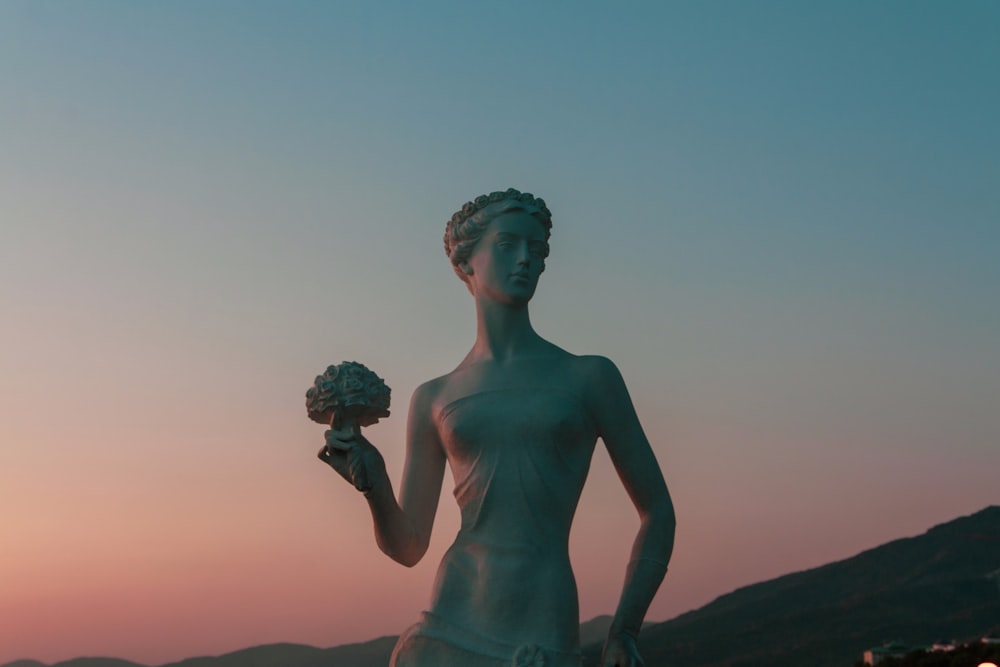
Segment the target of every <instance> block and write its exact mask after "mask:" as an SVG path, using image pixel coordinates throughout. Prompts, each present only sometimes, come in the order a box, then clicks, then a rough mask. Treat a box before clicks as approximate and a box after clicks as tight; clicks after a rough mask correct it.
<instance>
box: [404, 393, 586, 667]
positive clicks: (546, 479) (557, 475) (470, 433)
mask: <svg viewBox="0 0 1000 667" xmlns="http://www.w3.org/2000/svg"><path fill="white" fill-rule="evenodd" d="M434 421H435V423H436V424H437V427H438V430H439V433H440V437H441V441H442V443H443V445H444V448H445V452H446V455H447V458H448V462H449V464H450V466H451V469H452V474H453V476H454V479H455V491H454V494H455V499H456V500H457V501H458V505H459V508H460V510H461V517H462V524H461V528H460V529H459V531H458V535H457V537H456V538H455V543H454V544H453V545H452V546H451V548H449V549H448V551H447V552H446V553H445V556H444V558H443V559H442V561H441V565H440V567H439V568H438V573H437V578H436V581H435V584H434V592H433V596H432V601H431V607H430V609H429V610H428V611H426V612H424V613H423V614H422V617H421V620H420V622H418V623H417V624H416V625H414V626H412V627H411V628H409V629H408V630H407V631H406V632H404V633H403V635H402V636H401V637H400V639H399V642H398V643H397V644H396V648H395V650H394V651H393V655H392V660H391V661H390V667H508V666H510V665H519V666H524V667H542V666H543V665H544V667H579V666H580V665H581V659H580V639H579V622H580V619H579V605H578V601H577V591H576V580H575V579H574V577H573V571H572V569H571V567H570V561H569V531H570V524H571V523H572V520H573V514H574V512H575V511H576V506H577V502H578V501H579V498H580V493H581V491H582V490H583V485H584V482H585V480H586V478H587V472H588V470H589V468H590V461H591V458H592V455H593V451H594V445H595V443H596V441H597V429H596V427H595V425H594V424H593V422H592V420H591V419H590V417H589V416H588V414H587V412H586V410H585V408H584V405H583V403H582V401H581V399H580V398H579V397H577V396H575V395H574V394H573V393H571V392H569V391H566V390H564V389H559V388H555V387H545V386H529V387H517V388H507V389H493V390H487V391H480V392H476V393H473V394H470V395H468V396H464V397H462V398H459V399H457V400H454V401H452V402H450V403H448V404H447V405H445V406H444V407H442V408H440V409H439V410H438V411H437V413H436V414H435V415H434Z"/></svg>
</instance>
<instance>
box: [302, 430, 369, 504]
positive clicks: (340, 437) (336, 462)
mask: <svg viewBox="0 0 1000 667" xmlns="http://www.w3.org/2000/svg"><path fill="white" fill-rule="evenodd" d="M318 456H319V460H320V461H323V462H324V463H326V464H327V465H329V466H330V467H331V468H333V469H334V470H336V471H337V473H338V474H339V475H340V476H341V477H343V478H344V479H346V480H347V481H348V482H350V483H351V484H353V485H354V488H356V489H357V490H358V491H361V492H362V493H366V494H367V493H368V492H369V491H371V490H372V488H373V487H374V486H375V484H376V483H378V482H380V481H381V480H382V478H384V477H386V472H385V460H384V459H383V458H382V454H381V453H379V451H378V449H376V448H375V445H373V444H372V443H370V442H368V440H367V439H366V438H365V437H364V436H363V435H361V434H360V433H354V432H353V431H349V430H343V431H337V430H334V429H331V430H329V431H327V432H326V446H325V447H323V449H321V450H319V454H318Z"/></svg>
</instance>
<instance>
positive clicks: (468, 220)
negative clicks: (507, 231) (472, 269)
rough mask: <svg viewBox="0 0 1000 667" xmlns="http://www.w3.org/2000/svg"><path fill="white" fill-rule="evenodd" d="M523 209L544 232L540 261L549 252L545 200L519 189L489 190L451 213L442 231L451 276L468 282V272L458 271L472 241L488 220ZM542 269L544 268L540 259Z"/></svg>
mask: <svg viewBox="0 0 1000 667" xmlns="http://www.w3.org/2000/svg"><path fill="white" fill-rule="evenodd" d="M514 211H523V212H524V213H527V214H528V215H530V216H532V217H533V218H535V219H536V220H538V222H539V223H540V224H541V225H542V229H543V230H544V235H545V247H544V251H543V252H544V254H543V260H544V258H545V257H548V255H549V243H548V241H549V236H550V235H551V230H552V213H551V212H550V211H549V209H548V207H547V206H546V205H545V201H544V200H543V199H541V198H540V197H535V196H534V195H532V194H531V193H530V192H519V191H518V190H515V189H514V188H510V189H508V190H507V191H505V192H499V191H497V192H491V193H490V194H488V195H479V196H478V197H476V198H475V199H473V200H472V201H469V202H465V205H464V206H462V208H461V210H459V211H457V212H456V213H455V215H453V216H451V220H449V221H448V225H447V227H446V228H445V232H444V251H445V254H447V255H448V258H449V259H450V260H451V266H452V269H454V271H455V275H457V276H458V277H459V278H461V279H462V280H463V281H464V282H465V283H466V284H468V282H469V277H468V274H467V273H466V272H465V271H463V270H462V268H461V265H462V264H463V263H464V262H466V261H468V259H469V257H470V256H471V255H472V251H473V250H474V249H475V247H476V243H477V242H478V241H479V238H480V237H481V236H482V235H483V233H484V232H485V231H486V230H487V228H489V225H490V222H492V221H493V219H494V218H496V217H498V216H501V215H504V214H505V213H512V212H514ZM542 270H543V271H544V270H545V265H544V262H543V264H542Z"/></svg>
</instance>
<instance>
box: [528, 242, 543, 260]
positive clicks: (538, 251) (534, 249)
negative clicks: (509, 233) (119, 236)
mask: <svg viewBox="0 0 1000 667" xmlns="http://www.w3.org/2000/svg"><path fill="white" fill-rule="evenodd" d="M528 252H530V253H531V255H532V257H538V258H539V259H545V244H544V243H532V244H530V245H529V246H528Z"/></svg>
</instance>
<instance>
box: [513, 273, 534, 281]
mask: <svg viewBox="0 0 1000 667" xmlns="http://www.w3.org/2000/svg"><path fill="white" fill-rule="evenodd" d="M510 277H511V278H514V279H520V280H524V281H525V282H528V281H530V280H531V276H530V275H528V274H527V273H512V274H510Z"/></svg>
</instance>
